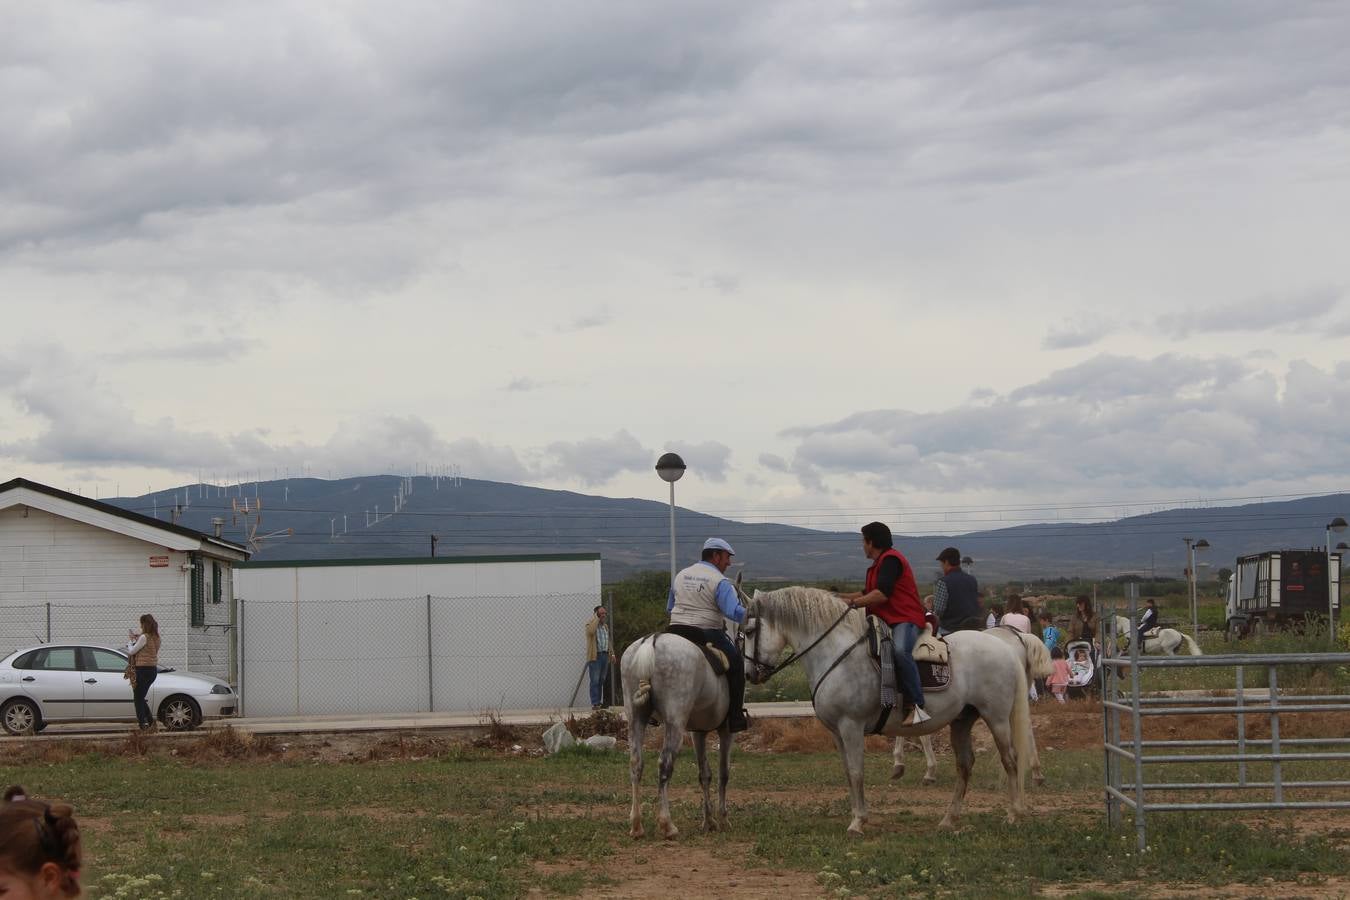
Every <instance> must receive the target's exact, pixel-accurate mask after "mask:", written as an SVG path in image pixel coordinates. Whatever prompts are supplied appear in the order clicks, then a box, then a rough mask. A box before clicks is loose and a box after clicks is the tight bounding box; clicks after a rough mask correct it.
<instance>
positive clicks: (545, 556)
mask: <svg viewBox="0 0 1350 900" xmlns="http://www.w3.org/2000/svg"><path fill="white" fill-rule="evenodd" d="M599 559H600V554H599V553H520V554H501V555H494V556H400V557H383V556H380V557H371V558H369V559H269V560H263V561H260V562H246V563H235V565H234V568H236V569H307V568H315V567H319V566H444V565H452V566H453V565H462V564H466V563H520V562H597V561H599Z"/></svg>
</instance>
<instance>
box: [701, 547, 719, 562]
mask: <svg viewBox="0 0 1350 900" xmlns="http://www.w3.org/2000/svg"><path fill="white" fill-rule="evenodd" d="M716 552H717V551H716V550H712V549H709V550H704V551H703V552H702V553H701V554H700V555H699V559H701V560H703V561H704V562H712V558H713V554H714V553H716Z"/></svg>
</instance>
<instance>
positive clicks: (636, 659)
mask: <svg viewBox="0 0 1350 900" xmlns="http://www.w3.org/2000/svg"><path fill="white" fill-rule="evenodd" d="M655 668H656V641H655V640H654V639H653V640H650V641H649V640H648V639H647V638H643V639H642V641H641V642H640V643H639V644H638V648H637V650H636V651H635V652H634V653H633V664H632V668H631V670H630V671H628V672H626V673H624V674H625V677H628V678H633V679H634V680H636V682H637V689H636V690H635V691H633V710H634V712H635V713H637V712H638V711H639V710H647V709H649V708H650V707H651V702H652V672H653V670H655Z"/></svg>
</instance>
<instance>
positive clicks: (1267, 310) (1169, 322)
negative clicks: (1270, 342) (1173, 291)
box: [1155, 287, 1345, 338]
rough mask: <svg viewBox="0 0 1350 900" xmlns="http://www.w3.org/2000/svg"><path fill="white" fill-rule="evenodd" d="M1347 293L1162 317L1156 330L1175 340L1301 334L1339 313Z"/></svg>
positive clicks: (1320, 292)
mask: <svg viewBox="0 0 1350 900" xmlns="http://www.w3.org/2000/svg"><path fill="white" fill-rule="evenodd" d="M1344 293H1345V292H1344V291H1343V290H1342V289H1340V288H1331V287H1320V288H1313V289H1309V290H1305V291H1303V292H1301V293H1296V294H1292V295H1288V296H1280V297H1256V298H1253V299H1250V300H1244V301H1242V302H1240V303H1231V304H1226V305H1222V306H1211V307H1207V308H1202V309H1196V310H1186V311H1184V312H1179V313H1172V314H1170V315H1166V316H1160V317H1159V318H1158V320H1157V322H1156V323H1155V328H1156V332H1157V333H1160V334H1164V335H1168V336H1170V337H1173V338H1185V337H1189V336H1190V335H1192V334H1196V333H1199V332H1228V331H1265V330H1270V329H1273V330H1278V331H1299V330H1301V329H1302V328H1303V327H1304V326H1306V325H1307V324H1308V323H1309V322H1311V321H1313V320H1316V319H1320V318H1321V317H1322V316H1325V315H1327V314H1328V313H1330V312H1332V311H1333V310H1335V309H1336V308H1337V306H1338V305H1339V304H1340V301H1341V298H1342V297H1343V296H1344Z"/></svg>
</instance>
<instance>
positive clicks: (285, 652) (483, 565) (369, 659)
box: [236, 553, 600, 716]
mask: <svg viewBox="0 0 1350 900" xmlns="http://www.w3.org/2000/svg"><path fill="white" fill-rule="evenodd" d="M236 579H237V587H236V591H237V594H238V596H239V598H240V602H239V606H240V616H241V627H240V631H241V635H242V640H241V659H242V671H243V673H244V674H243V677H242V679H241V684H240V693H241V695H242V701H243V708H244V712H245V714H246V715H249V716H282V715H286V716H289V715H350V714H361V713H388V712H426V711H436V712H461V711H468V712H477V711H482V710H496V709H530V708H548V709H554V708H561V707H565V706H567V705H569V703H570V701H571V698H572V694H573V691H574V690H575V689H576V686H577V682H578V679H579V677H580V674H581V672H582V670H583V669H584V666H585V651H586V638H585V631H584V628H585V623H586V621H587V620H588V619H589V618H590V617H591V614H592V610H593V609H594V607H596V606H597V605H599V604H600V555H599V554H598V553H566V554H564V553H559V554H533V555H521V556H473V557H438V558H430V557H426V558H418V559H351V560H306V561H276V562H273V561H267V562H253V563H246V564H244V565H241V566H240V567H239V568H238V571H237V572H236ZM583 693H584V688H583Z"/></svg>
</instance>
